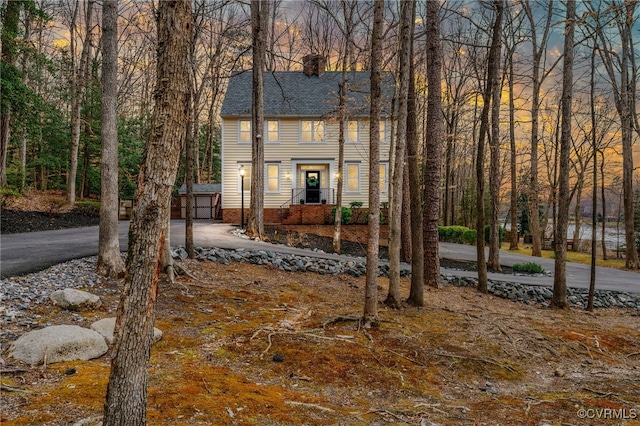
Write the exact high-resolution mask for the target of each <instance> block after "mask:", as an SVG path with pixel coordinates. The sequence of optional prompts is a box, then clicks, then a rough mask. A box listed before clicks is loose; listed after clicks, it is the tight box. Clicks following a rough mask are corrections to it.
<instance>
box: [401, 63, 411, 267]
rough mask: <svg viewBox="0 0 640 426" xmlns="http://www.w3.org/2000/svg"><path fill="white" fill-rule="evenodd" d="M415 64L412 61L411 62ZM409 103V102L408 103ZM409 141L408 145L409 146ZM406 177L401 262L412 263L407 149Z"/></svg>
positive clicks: (402, 211) (403, 178)
mask: <svg viewBox="0 0 640 426" xmlns="http://www.w3.org/2000/svg"><path fill="white" fill-rule="evenodd" d="M409 62H410V63H411V62H413V61H412V60H411V61H409ZM407 102H408V101H407ZM408 143H409V142H408V141H407V142H406V144H407V145H408ZM403 169H404V171H403V174H404V176H403V177H402V207H401V216H400V235H404V236H405V237H404V238H400V261H401V262H406V263H409V262H411V256H412V253H413V250H412V249H411V238H407V237H406V236H407V235H411V232H412V230H411V187H410V183H409V153H408V151H407V147H405V151H404V167H403Z"/></svg>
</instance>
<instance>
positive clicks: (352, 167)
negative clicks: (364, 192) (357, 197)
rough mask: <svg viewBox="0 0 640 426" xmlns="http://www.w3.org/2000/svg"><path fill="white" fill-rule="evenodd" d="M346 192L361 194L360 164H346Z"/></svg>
mask: <svg viewBox="0 0 640 426" xmlns="http://www.w3.org/2000/svg"><path fill="white" fill-rule="evenodd" d="M344 168H345V178H346V179H345V188H346V189H345V191H346V192H360V163H345V167H344Z"/></svg>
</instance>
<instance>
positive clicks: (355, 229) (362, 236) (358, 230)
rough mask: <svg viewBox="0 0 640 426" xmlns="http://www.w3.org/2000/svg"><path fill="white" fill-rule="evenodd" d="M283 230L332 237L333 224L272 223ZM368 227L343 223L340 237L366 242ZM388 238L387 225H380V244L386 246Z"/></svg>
mask: <svg viewBox="0 0 640 426" xmlns="http://www.w3.org/2000/svg"><path fill="white" fill-rule="evenodd" d="M274 227H275V228H277V229H281V230H283V231H295V232H299V233H303V234H315V235H320V236H323V237H333V225H274ZM368 236H369V227H368V226H367V225H344V226H342V228H341V237H342V239H343V240H346V241H353V242H358V243H361V244H367V238H368ZM388 238H389V229H388V227H387V225H380V245H383V246H386V245H387V240H388Z"/></svg>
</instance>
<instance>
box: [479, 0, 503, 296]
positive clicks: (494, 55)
mask: <svg viewBox="0 0 640 426" xmlns="http://www.w3.org/2000/svg"><path fill="white" fill-rule="evenodd" d="M502 1H503V0H494V1H493V6H494V8H495V11H496V17H495V21H494V23H493V29H492V40H491V47H490V48H489V59H488V63H487V81H486V85H485V89H484V94H483V101H484V104H483V106H482V115H481V118H480V130H479V135H478V155H477V163H476V180H477V182H476V185H477V189H476V207H477V210H478V211H477V212H476V215H477V216H476V233H477V238H476V240H477V241H476V254H477V258H478V291H480V292H482V293H486V292H487V291H488V289H487V284H488V283H487V263H486V261H485V254H484V243H485V241H484V226H485V218H484V157H485V153H484V152H485V149H484V145H485V139H486V137H487V136H488V135H489V110H490V109H491V102H497V100H496V99H492V96H493V84H494V83H495V82H496V81H497V77H496V76H497V74H498V67H499V61H500V35H501V32H502V12H503V8H504V4H503V2H502Z"/></svg>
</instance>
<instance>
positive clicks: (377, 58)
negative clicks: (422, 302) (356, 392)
mask: <svg viewBox="0 0 640 426" xmlns="http://www.w3.org/2000/svg"><path fill="white" fill-rule="evenodd" d="M383 18H384V0H374V3H373V28H372V30H371V106H370V111H369V170H378V169H379V168H380V118H381V107H382V105H381V98H382V90H381V86H382V78H381V69H382V24H383ZM368 226H369V239H368V240H367V266H366V268H367V269H366V285H365V291H364V312H363V315H362V321H363V323H364V326H365V327H372V326H376V325H377V324H378V272H379V269H378V260H379V259H378V253H379V244H380V176H379V173H369V225H368Z"/></svg>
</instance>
